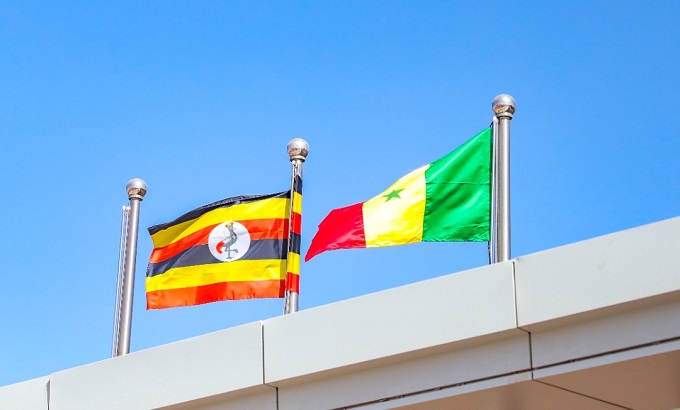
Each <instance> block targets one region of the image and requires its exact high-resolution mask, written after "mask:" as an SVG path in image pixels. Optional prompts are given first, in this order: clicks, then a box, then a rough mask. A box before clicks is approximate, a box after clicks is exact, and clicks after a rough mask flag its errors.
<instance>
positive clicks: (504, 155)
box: [491, 94, 516, 263]
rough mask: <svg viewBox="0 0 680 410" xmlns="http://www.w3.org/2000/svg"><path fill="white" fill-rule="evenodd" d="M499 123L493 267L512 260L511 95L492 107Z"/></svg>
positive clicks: (501, 96) (497, 98)
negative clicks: (494, 264)
mask: <svg viewBox="0 0 680 410" xmlns="http://www.w3.org/2000/svg"><path fill="white" fill-rule="evenodd" d="M491 107H492V108H493V112H494V114H495V115H496V118H497V119H498V130H497V131H496V130H494V131H495V135H496V140H495V141H494V147H493V148H494V167H495V170H496V172H495V173H494V175H493V184H494V189H493V192H495V194H496V197H495V198H494V206H493V209H495V219H494V218H492V219H493V220H495V232H494V233H493V248H494V249H493V252H492V255H493V261H492V262H493V263H496V262H503V261H507V260H509V259H510V120H512V115H513V114H514V113H515V107H516V103H515V99H514V98H512V97H511V96H510V95H508V94H501V95H498V96H497V97H496V98H494V99H493V102H492V103H491Z"/></svg>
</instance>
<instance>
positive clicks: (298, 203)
mask: <svg viewBox="0 0 680 410" xmlns="http://www.w3.org/2000/svg"><path fill="white" fill-rule="evenodd" d="M293 212H295V213H296V214H300V215H302V195H300V194H299V193H297V192H293Z"/></svg>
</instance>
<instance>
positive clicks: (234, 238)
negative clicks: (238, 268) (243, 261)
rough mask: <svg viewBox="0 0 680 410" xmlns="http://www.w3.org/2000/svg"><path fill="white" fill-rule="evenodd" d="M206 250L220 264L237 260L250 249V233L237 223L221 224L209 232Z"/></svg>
mask: <svg viewBox="0 0 680 410" xmlns="http://www.w3.org/2000/svg"><path fill="white" fill-rule="evenodd" d="M208 248H209V249H210V253H212V255H213V256H214V257H215V259H218V260H220V261H222V262H232V261H235V260H238V259H240V258H242V257H243V255H245V254H246V252H248V248H250V233H249V232H248V230H247V229H246V227H245V226H243V225H241V224H240V223H238V222H232V221H229V222H223V223H221V224H219V225H217V226H216V227H215V228H214V229H213V230H212V232H210V236H209V237H208Z"/></svg>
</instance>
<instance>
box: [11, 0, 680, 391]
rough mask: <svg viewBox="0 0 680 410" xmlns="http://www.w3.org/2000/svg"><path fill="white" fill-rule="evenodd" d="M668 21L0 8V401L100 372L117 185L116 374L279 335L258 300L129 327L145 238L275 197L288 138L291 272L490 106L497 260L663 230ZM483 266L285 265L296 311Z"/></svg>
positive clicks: (282, 4) (397, 254) (106, 341)
mask: <svg viewBox="0 0 680 410" xmlns="http://www.w3.org/2000/svg"><path fill="white" fill-rule="evenodd" d="M678 16H680V3H679V2H674V1H656V2H639V1H638V2H633V1H616V2H615V1H602V2H585V1H576V2H557V1H548V2H522V1H519V2H454V1H409V2H404V1H371V2H365V1H326V2H314V1H291V2H288V1H262V2H234V1H228V2H224V1H223V2H218V1H210V2H208V1H205V2H160V1H151V2H143V3H140V2H84V1H71V2H35V1H22V2H20V1H0V55H1V56H2V58H0V138H1V141H2V147H1V148H0V187H1V188H2V190H3V192H4V201H2V202H0V220H1V221H2V225H3V230H4V232H5V234H4V235H3V237H4V239H3V240H2V242H1V244H2V246H1V247H0V255H1V257H0V275H1V277H2V284H3V286H2V289H1V290H0V311H1V312H2V314H3V320H2V324H3V332H2V337H1V338H0V363H1V364H2V365H1V366H0V386H1V385H6V384H11V383H15V382H19V381H23V380H27V379H31V378H35V377H40V376H45V375H48V374H50V373H52V372H56V371H59V370H63V369H67V368H71V367H75V366H80V365H83V364H87V363H90V362H93V361H99V360H104V359H107V358H108V357H110V350H111V332H112V324H113V323H112V322H113V310H114V295H115V284H116V266H117V258H118V241H119V228H120V209H121V206H122V205H124V204H126V203H127V195H126V194H125V184H126V182H127V181H128V180H130V179H131V178H134V177H139V178H143V179H144V180H145V181H146V182H147V184H148V186H149V192H148V194H147V196H146V198H145V199H144V201H143V203H142V205H141V216H140V226H141V228H142V229H141V230H140V236H139V251H138V260H137V277H136V281H135V300H134V315H133V328H132V343H131V345H132V351H138V350H142V349H147V348H151V347H154V346H158V345H161V344H165V343H170V342H173V341H177V340H181V339H185V338H189V337H194V336H198V335H201V334H204V333H207V332H213V331H217V330H220V329H224V328H228V327H233V326H237V325H240V324H245V323H250V322H253V321H257V320H263V319H267V318H270V317H274V316H277V315H280V314H281V311H282V306H283V305H282V301H281V300H278V299H271V300H248V301H236V302H223V303H214V304H210V305H205V306H199V307H191V308H182V309H167V310H162V311H146V310H145V309H144V308H145V300H144V272H145V270H146V261H147V259H148V256H149V255H150V252H151V248H152V246H151V240H150V238H149V236H148V234H147V233H146V227H149V226H151V225H155V224H158V223H162V222H167V221H170V220H172V219H174V218H176V217H177V216H179V215H181V214H183V213H184V212H186V211H188V210H191V209H193V208H196V207H198V206H200V205H203V204H206V203H209V202H212V201H215V200H218V199H222V198H226V197H230V196H235V195H246V194H263V193H271V192H277V191H283V190H286V189H288V185H289V178H290V175H289V173H290V163H289V161H288V157H287V155H286V143H287V142H288V141H289V140H290V139H292V138H295V137H301V138H305V139H306V140H307V141H308V142H309V144H310V146H311V152H310V154H309V157H308V160H307V162H306V163H305V165H304V205H303V237H302V248H303V251H304V250H306V249H307V247H308V246H309V242H310V241H311V238H312V236H313V235H314V233H315V232H316V226H317V224H318V223H319V222H320V221H321V220H322V219H323V217H324V216H325V215H326V214H327V213H328V212H329V211H330V210H331V209H333V208H338V207H341V206H345V205H349V204H353V203H356V202H360V201H364V200H367V199H369V198H371V197H373V196H375V195H377V194H378V193H380V192H382V191H383V190H384V189H385V188H387V187H388V186H389V185H391V184H392V183H393V182H394V181H395V180H396V179H398V178H400V177H401V176H403V175H404V174H406V173H407V172H409V171H411V170H413V169H415V168H417V167H419V166H421V165H424V164H427V163H430V162H432V161H434V160H435V159H437V158H439V157H441V156H443V155H445V154H446V153H448V152H449V151H451V150H453V149H454V148H456V147H457V146H458V145H460V144H461V143H462V142H464V141H465V140H467V139H468V138H470V137H472V136H473V135H475V134H476V133H477V132H478V131H480V130H481V129H483V128H485V127H486V126H488V124H489V123H490V121H491V118H492V113H491V101H492V100H493V98H494V97H495V96H496V95H498V94H501V93H508V94H511V95H512V96H514V97H515V99H516V100H517V112H516V114H515V118H514V119H513V120H512V124H511V125H512V135H511V138H512V141H511V150H512V152H511V192H512V206H511V214H512V256H514V257H516V256H522V255H526V254H530V253H534V252H539V251H541V250H545V249H549V248H552V247H556V246H561V245H565V244H568V243H571V242H575V241H579V240H584V239H588V238H591V237H595V236H599V235H604V234H607V233H611V232H615V231H619V230H623V229H627V228H632V227H636V226H639V225H643V224H647V223H651V222H655V221H659V220H663V219H667V218H671V217H675V216H678V215H680V205H679V202H678V198H679V196H680V195H679V194H678V192H680V171H679V169H680V167H679V166H678V155H679V154H680V138H679V137H678V136H677V135H676V134H677V132H676V131H675V127H674V126H673V122H674V121H675V118H676V117H677V111H676V106H675V103H676V102H677V96H678V94H679V91H680V75H678V68H677V67H678V66H679V58H680V57H679V56H680V48H679V46H678V39H680V26H678V24H677V18H678ZM486 263H487V250H486V244H484V243H444V244H441V243H437V244H434V243H422V244H414V245H408V246H402V247H393V248H380V249H360V250H345V251H334V252H327V253H324V254H322V255H319V256H317V257H316V258H314V259H312V260H311V261H310V262H309V263H303V264H302V267H301V271H302V276H301V295H300V309H310V308H314V307H316V306H320V305H324V304H328V303H333V302H336V301H340V300H343V299H347V298H351V297H357V296H361V295H365V294H368V293H372V292H376V291H380V290H384V289H389V288H392V287H395V286H401V285H405V284H408V283H412V282H416V281H421V280H425V279H428V278H432V277H437V276H441V275H445V274H449V273H455V272H459V271H462V270H466V269H470V268H474V267H478V266H481V265H484V264H486ZM640 280H641V281H644V280H645V278H640ZM451 297H455V294H452V295H451ZM404 303H417V301H404Z"/></svg>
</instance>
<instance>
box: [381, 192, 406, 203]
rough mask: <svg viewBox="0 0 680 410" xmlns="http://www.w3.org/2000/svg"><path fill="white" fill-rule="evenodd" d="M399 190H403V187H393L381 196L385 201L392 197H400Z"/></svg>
mask: <svg viewBox="0 0 680 410" xmlns="http://www.w3.org/2000/svg"><path fill="white" fill-rule="evenodd" d="M401 191H403V189H394V190H392V192H390V193H389V194H387V195H383V198H387V199H386V200H385V202H387V201H389V200H390V199H393V198H397V199H401V197H400V196H399V192H401Z"/></svg>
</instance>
